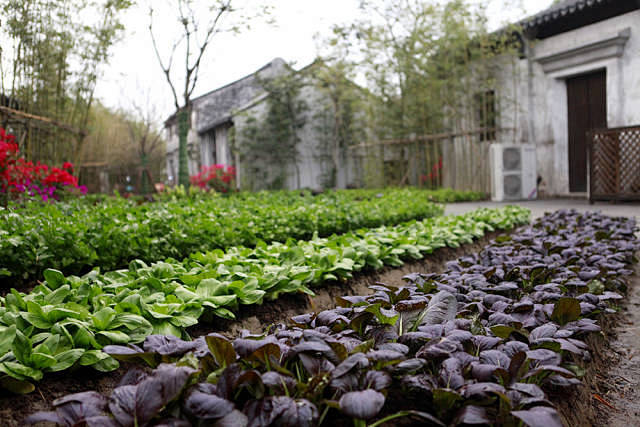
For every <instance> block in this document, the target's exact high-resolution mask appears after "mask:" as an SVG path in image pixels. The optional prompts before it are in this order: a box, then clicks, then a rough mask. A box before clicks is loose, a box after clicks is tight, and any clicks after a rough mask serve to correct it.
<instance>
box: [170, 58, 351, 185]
mask: <svg viewBox="0 0 640 427" xmlns="http://www.w3.org/2000/svg"><path fill="white" fill-rule="evenodd" d="M316 65H318V66H322V63H321V62H314V63H313V64H311V65H310V66H307V67H305V68H304V69H303V70H299V71H294V70H292V69H291V68H290V67H289V66H288V65H287V64H286V63H285V62H284V61H283V60H282V59H279V58H276V59H274V60H273V61H271V62H270V63H268V64H267V65H265V66H264V67H262V68H260V69H259V70H257V71H256V72H254V73H252V74H250V75H248V76H245V77H243V78H241V79H239V80H237V81H235V82H233V83H230V84H227V85H225V86H223V87H220V88H218V89H215V90H213V91H211V92H208V93H206V94H204V95H202V96H200V97H198V98H195V99H194V100H193V101H192V112H191V117H190V119H191V130H190V131H189V135H188V147H189V148H188V152H189V175H195V174H196V173H198V171H199V170H200V168H201V167H202V166H211V165H214V164H224V165H233V166H235V167H236V171H237V178H238V179H237V184H238V186H239V187H240V188H246V189H252V190H256V189H264V188H285V189H297V188H311V189H321V188H327V187H338V188H345V187H346V186H347V185H354V182H353V181H354V179H355V178H352V179H349V173H348V171H349V170H350V169H349V167H347V163H348V162H347V159H346V150H343V149H341V150H340V153H339V155H336V153H328V152H327V151H328V150H327V146H332V144H333V143H334V141H327V138H329V139H330V138H332V137H331V135H329V136H328V134H330V133H331V132H327V128H326V127H325V128H324V129H323V128H322V126H321V125H322V118H323V117H326V114H331V113H330V110H331V108H332V107H331V103H330V101H329V99H328V97H327V95H326V93H324V92H322V91H321V90H319V89H318V85H317V82H315V81H314V74H313V72H314V70H315V68H314V67H315V66H316ZM306 71H310V72H306ZM292 73H298V74H297V75H298V76H300V77H301V78H302V79H303V80H302V81H303V85H302V87H301V88H300V91H299V94H298V98H299V100H300V101H303V102H304V103H305V104H306V105H307V106H308V107H307V108H306V109H305V110H304V111H302V112H301V116H302V117H301V119H302V121H303V122H304V125H303V126H302V127H301V128H300V129H297V130H296V135H297V137H298V139H299V143H298V144H297V145H296V150H295V151H296V153H295V156H290V157H294V158H295V161H289V162H288V163H286V164H284V165H283V164H279V165H277V166H273V165H269V164H267V163H268V160H267V159H266V157H270V156H265V159H263V158H255V157H256V156H246V157H248V158H251V159H250V160H245V159H244V158H243V155H242V153H243V152H244V151H246V147H247V146H249V145H248V144H247V141H246V137H244V134H245V132H244V131H245V130H246V129H247V128H248V127H249V126H251V125H252V123H253V124H255V123H256V122H260V121H264V120H265V119H266V114H267V111H268V108H269V105H268V102H267V97H268V94H267V92H266V91H265V89H264V87H263V85H264V82H265V81H267V80H269V79H272V78H277V77H281V76H285V75H287V74H292ZM323 114H324V116H323ZM331 125H332V124H331ZM165 131H166V138H167V176H168V177H169V181H172V180H171V177H173V181H174V182H175V181H176V179H177V175H178V145H179V144H178V132H177V123H176V119H175V115H174V116H172V117H170V118H169V119H168V120H167V121H166V122H165ZM243 144H245V145H243ZM342 148H344V147H342ZM285 154H286V153H285ZM332 154H333V155H332ZM282 157H287V156H286V155H283V156H282ZM334 165H335V166H334ZM334 169H335V174H334V172H333V170H334ZM256 170H259V172H258V173H257V174H256ZM328 177H329V179H328Z"/></svg>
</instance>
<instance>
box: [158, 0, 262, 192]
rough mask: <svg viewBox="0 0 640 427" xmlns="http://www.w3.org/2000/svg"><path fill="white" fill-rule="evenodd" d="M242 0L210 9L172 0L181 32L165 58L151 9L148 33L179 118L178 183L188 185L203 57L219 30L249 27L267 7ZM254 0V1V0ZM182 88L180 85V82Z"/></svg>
mask: <svg viewBox="0 0 640 427" xmlns="http://www.w3.org/2000/svg"><path fill="white" fill-rule="evenodd" d="M240 1H241V0H214V1H212V2H211V3H212V4H211V6H209V7H208V10H204V11H203V10H200V9H199V8H198V6H197V4H196V2H195V1H193V0H172V1H171V4H172V5H173V6H174V7H175V8H176V11H177V14H176V17H177V24H178V25H179V27H180V32H181V35H180V37H178V38H177V39H175V40H174V41H173V43H172V45H171V47H170V48H169V54H168V57H167V58H166V59H165V58H163V55H162V53H161V51H160V46H159V43H158V40H157V38H156V34H155V33H154V28H153V14H154V9H153V6H151V7H150V9H149V16H150V20H149V21H150V23H149V33H150V34H151V40H152V42H153V48H154V51H155V53H156V57H157V58H158V62H159V64H160V67H161V68H162V71H163V73H164V75H165V77H166V80H167V83H168V84H169V87H170V88H171V94H172V95H173V101H174V106H175V108H176V119H177V122H178V139H179V148H178V150H179V151H178V153H179V154H178V155H179V160H178V183H179V184H180V185H184V186H188V185H189V165H188V157H187V150H188V146H187V144H188V142H187V138H188V135H189V129H190V127H191V122H190V120H189V115H190V113H191V111H190V110H191V98H192V95H193V92H194V90H195V88H196V84H197V83H198V75H199V73H200V70H201V66H202V58H203V56H204V54H205V52H206V51H207V48H208V47H209V45H210V44H211V41H212V39H213V38H214V36H215V35H216V34H219V33H222V32H229V31H231V32H237V31H240V29H241V28H243V27H246V25H247V23H248V22H249V20H250V19H251V18H255V17H258V16H264V15H265V14H266V13H267V12H268V9H267V8H266V7H256V6H255V4H252V5H251V8H250V9H249V7H248V5H246V4H245V7H244V8H243V7H240V6H238V4H239V3H240ZM254 3H255V2H254ZM243 9H246V10H252V11H254V12H255V13H253V14H252V15H250V16H247V15H243V14H242V13H241V12H242V10H243ZM176 53H180V54H182V55H184V62H183V64H184V65H183V68H182V69H181V73H180V74H179V76H180V77H178V76H177V75H176V74H175V73H173V71H174V58H175V56H176ZM180 83H181V85H182V88H179V87H178V84H180Z"/></svg>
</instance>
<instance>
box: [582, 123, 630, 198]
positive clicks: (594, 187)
mask: <svg viewBox="0 0 640 427" xmlns="http://www.w3.org/2000/svg"><path fill="white" fill-rule="evenodd" d="M590 183H591V184H590V186H591V192H590V198H591V200H635V199H637V200H640V126H634V127H625V128H615V129H605V130H597V131H593V132H592V133H591V150H590Z"/></svg>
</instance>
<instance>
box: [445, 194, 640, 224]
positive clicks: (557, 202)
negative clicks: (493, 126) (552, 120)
mask: <svg viewBox="0 0 640 427" xmlns="http://www.w3.org/2000/svg"><path fill="white" fill-rule="evenodd" d="M509 204H511V205H519V206H523V207H525V208H529V209H530V210H531V214H532V217H533V218H538V217H541V216H542V215H544V213H545V212H551V211H555V210H558V209H576V210H578V211H600V212H602V213H603V214H605V215H610V216H626V217H632V216H635V217H636V221H638V223H640V203H618V204H613V203H608V202H607V203H605V202H597V203H594V204H593V205H590V204H589V201H588V200H584V199H545V200H527V201H522V202H511V203H503V202H468V203H450V204H448V205H447V206H446V209H445V214H446V215H449V214H453V215H458V214H461V213H465V212H469V211H472V210H474V209H477V208H481V207H482V208H484V207H486V208H496V207H500V206H506V205H509Z"/></svg>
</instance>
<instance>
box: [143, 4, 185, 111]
mask: <svg viewBox="0 0 640 427" xmlns="http://www.w3.org/2000/svg"><path fill="white" fill-rule="evenodd" d="M149 34H150V35H151V42H152V44H153V50H154V52H155V53H156V58H157V59H158V63H159V64H160V68H162V71H163V72H164V75H165V77H166V79H167V83H169V86H170V87H171V93H172V94H173V102H174V104H175V107H176V110H179V109H180V103H179V102H178V94H177V93H176V89H175V87H174V86H173V82H172V81H171V74H170V73H171V63H172V62H173V55H174V53H175V51H176V49H177V48H178V44H179V42H176V43H174V45H173V48H172V49H171V57H170V58H171V59H170V61H169V65H168V66H167V67H165V66H164V61H163V60H162V56H161V55H160V50H158V43H157V42H156V37H155V35H154V34H153V8H152V7H150V8H149Z"/></svg>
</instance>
